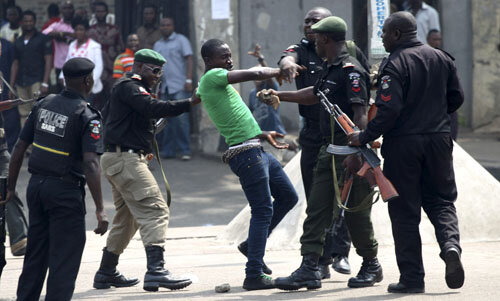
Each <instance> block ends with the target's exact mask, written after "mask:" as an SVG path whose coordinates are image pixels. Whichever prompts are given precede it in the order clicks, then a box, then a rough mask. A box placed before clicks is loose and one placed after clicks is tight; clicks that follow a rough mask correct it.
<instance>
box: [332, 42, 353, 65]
mask: <svg viewBox="0 0 500 301" xmlns="http://www.w3.org/2000/svg"><path fill="white" fill-rule="evenodd" d="M347 56H349V53H348V52H347V48H346V47H345V46H343V47H342V50H341V51H340V54H339V55H338V56H337V57H336V58H335V61H333V63H331V64H329V65H328V68H330V67H332V66H338V65H340V64H341V63H342V62H343V61H344V59H345V58H346V57H347ZM327 64H328V62H327Z"/></svg>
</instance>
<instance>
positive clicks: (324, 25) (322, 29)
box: [311, 16, 347, 41]
mask: <svg viewBox="0 0 500 301" xmlns="http://www.w3.org/2000/svg"><path fill="white" fill-rule="evenodd" d="M311 30H312V31H313V32H317V33H330V34H332V37H333V38H334V40H336V41H342V40H345V34H346V32H347V24H346V23H345V21H344V20H343V19H342V18H339V17H335V16H330V17H326V18H324V19H322V20H321V21H319V22H318V23H316V24H314V25H313V26H311Z"/></svg>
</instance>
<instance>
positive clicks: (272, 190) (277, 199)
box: [229, 148, 298, 277]
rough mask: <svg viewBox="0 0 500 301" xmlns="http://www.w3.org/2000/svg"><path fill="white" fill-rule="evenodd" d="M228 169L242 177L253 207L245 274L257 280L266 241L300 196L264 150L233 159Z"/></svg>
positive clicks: (272, 158)
mask: <svg viewBox="0 0 500 301" xmlns="http://www.w3.org/2000/svg"><path fill="white" fill-rule="evenodd" d="M229 166H230V167H231V170H232V171H233V172H234V173H235V174H236V175H237V176H238V177H239V179H240V183H241V187H242V188H243V191H244V192H245V195H246V197H247V200H248V204H249V205H250V210H251V218H250V228H249V231H248V261H247V264H246V269H245V273H246V276H247V277H257V276H260V275H261V274H262V258H263V257H264V253H265V250H266V241H267V237H268V235H269V233H271V231H272V230H273V229H274V228H275V227H276V226H277V225H278V224H279V222H280V221H281V220H282V219H283V217H284V216H285V215H286V214H287V213H288V211H290V209H292V208H293V206H295V204H296V203H297V201H298V196H297V192H296V191H295V188H294V187H293V185H292V183H291V182H290V179H288V176H287V175H286V173H285V172H284V171H283V168H282V167H281V164H280V163H279V162H278V160H276V159H275V158H274V157H273V156H272V155H271V154H269V153H266V152H264V150H263V149H262V148H252V149H249V150H247V151H244V152H242V153H240V154H238V155H236V156H234V157H233V158H232V159H231V160H230V161H229ZM271 196H273V198H274V202H272V201H271Z"/></svg>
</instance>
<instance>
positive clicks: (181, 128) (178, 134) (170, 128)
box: [158, 90, 191, 157]
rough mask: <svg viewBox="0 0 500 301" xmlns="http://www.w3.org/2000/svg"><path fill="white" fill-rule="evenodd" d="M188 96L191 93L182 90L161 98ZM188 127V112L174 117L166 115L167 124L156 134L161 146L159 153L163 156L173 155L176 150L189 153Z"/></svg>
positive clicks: (183, 153) (173, 98)
mask: <svg viewBox="0 0 500 301" xmlns="http://www.w3.org/2000/svg"><path fill="white" fill-rule="evenodd" d="M190 96H191V93H189V92H186V91H184V90H182V91H179V92H177V93H174V94H167V95H166V96H164V97H162V99H164V100H171V101H174V100H177V99H185V98H188V97H190ZM189 127H190V125H189V112H186V113H182V114H181V115H179V116H176V117H168V119H167V126H166V127H165V129H164V130H163V132H161V133H160V135H158V141H159V142H158V143H159V145H160V148H161V152H160V155H161V156H163V157H175V155H176V154H177V151H179V152H180V153H181V154H182V155H191V147H190V146H189V142H190V141H189Z"/></svg>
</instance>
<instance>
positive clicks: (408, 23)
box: [386, 11, 417, 33]
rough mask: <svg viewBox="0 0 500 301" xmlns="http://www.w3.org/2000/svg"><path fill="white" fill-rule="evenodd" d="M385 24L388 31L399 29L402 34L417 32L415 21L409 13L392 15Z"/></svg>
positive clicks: (402, 12)
mask: <svg viewBox="0 0 500 301" xmlns="http://www.w3.org/2000/svg"><path fill="white" fill-rule="evenodd" d="M386 22H387V25H388V26H389V28H390V29H392V30H396V29H399V31H401V32H402V33H407V32H412V31H414V32H416V31H417V20H415V17H414V16H413V15H412V14H411V13H409V12H406V11H400V12H396V13H393V14H392V15H390V16H389V17H388V18H387V20H386Z"/></svg>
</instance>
